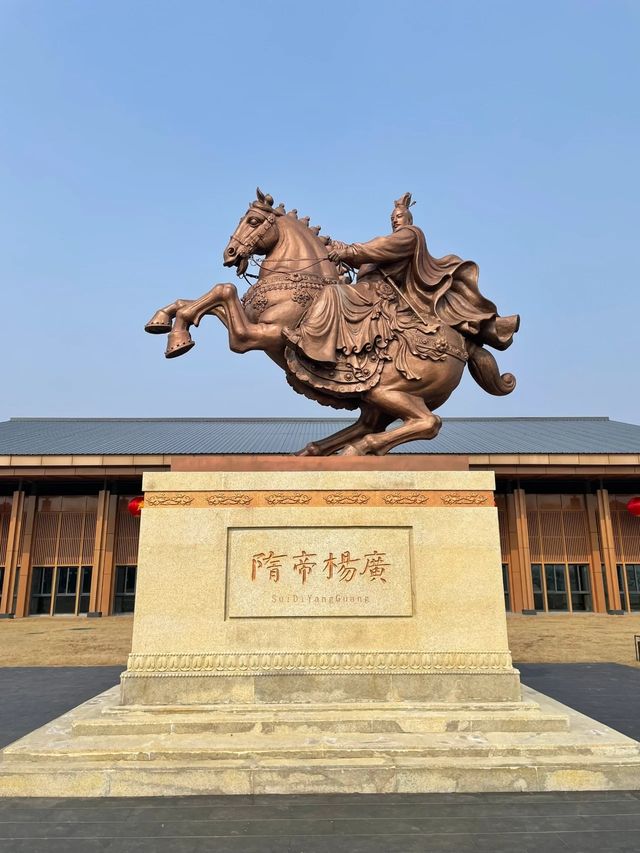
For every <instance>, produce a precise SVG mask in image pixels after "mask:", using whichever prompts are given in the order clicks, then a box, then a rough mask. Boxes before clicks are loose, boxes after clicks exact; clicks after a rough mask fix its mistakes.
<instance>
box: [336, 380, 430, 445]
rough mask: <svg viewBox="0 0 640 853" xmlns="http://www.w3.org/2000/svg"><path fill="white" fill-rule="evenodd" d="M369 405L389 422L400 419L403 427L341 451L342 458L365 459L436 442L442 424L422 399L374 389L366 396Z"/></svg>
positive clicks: (377, 433)
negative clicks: (405, 445) (402, 446)
mask: <svg viewBox="0 0 640 853" xmlns="http://www.w3.org/2000/svg"><path fill="white" fill-rule="evenodd" d="M367 398H368V402H372V403H375V404H377V406H378V407H379V408H380V409H382V410H384V411H386V413H387V414H388V415H389V416H390V418H389V420H390V421H392V420H395V419H396V418H401V419H402V421H404V423H403V424H402V425H401V426H399V427H396V429H392V430H390V431H389V432H375V433H371V434H370V435H366V436H364V437H363V438H361V439H360V440H359V441H356V442H355V443H354V444H350V445H348V446H347V447H345V449H344V450H343V455H345V456H365V455H368V454H373V455H376V456H383V455H384V454H385V453H388V452H389V451H390V450H392V449H393V448H394V447H396V446H397V445H398V444H403V443H404V442H405V441H416V440H417V439H431V438H435V437H436V435H437V434H438V433H439V431H440V427H441V426H442V420H441V419H440V418H439V417H438V415H434V414H433V412H432V411H431V410H430V409H429V408H428V407H427V404H426V403H425V401H424V400H423V399H422V397H418V396H414V395H413V394H410V393H408V392H406V391H389V390H383V389H380V388H374V389H372V391H369V392H368V393H367Z"/></svg>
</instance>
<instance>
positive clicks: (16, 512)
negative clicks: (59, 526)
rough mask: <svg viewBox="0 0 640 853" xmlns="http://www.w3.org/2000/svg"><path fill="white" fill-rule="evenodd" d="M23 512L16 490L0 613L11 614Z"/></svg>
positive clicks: (21, 500) (22, 496) (10, 519)
mask: <svg viewBox="0 0 640 853" xmlns="http://www.w3.org/2000/svg"><path fill="white" fill-rule="evenodd" d="M23 510H24V492H23V491H22V490H20V489H17V490H16V491H15V492H14V493H13V495H12V497H11V516H10V517H9V530H8V535H7V556H6V560H5V567H4V583H3V585H2V602H0V613H1V614H3V615H9V614H12V613H13V592H14V589H15V582H16V568H17V566H18V563H19V562H20V554H19V548H20V535H21V532H22V513H23Z"/></svg>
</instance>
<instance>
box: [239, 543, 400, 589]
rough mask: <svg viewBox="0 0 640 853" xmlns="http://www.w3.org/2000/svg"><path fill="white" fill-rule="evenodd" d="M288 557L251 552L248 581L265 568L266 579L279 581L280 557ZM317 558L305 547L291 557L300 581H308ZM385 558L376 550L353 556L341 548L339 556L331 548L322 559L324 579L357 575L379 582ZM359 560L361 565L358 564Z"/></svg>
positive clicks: (348, 579) (350, 579)
mask: <svg viewBox="0 0 640 853" xmlns="http://www.w3.org/2000/svg"><path fill="white" fill-rule="evenodd" d="M287 557H288V555H287V554H275V553H274V552H273V551H269V553H268V554H265V553H264V552H260V553H259V554H254V555H253V557H252V558H251V580H252V581H255V580H257V579H258V576H259V574H260V572H261V571H266V572H267V573H268V578H269V580H271V581H274V582H275V583H278V582H279V580H280V570H281V568H282V563H281V560H282V559H286V558H287ZM317 560H318V554H309V553H307V552H306V551H305V550H304V549H303V550H302V552H301V553H300V554H296V555H294V556H293V557H291V558H290V562H292V566H291V568H292V569H293V571H294V572H297V573H298V574H299V575H300V578H301V580H302V583H303V584H304V583H306V582H307V578H308V576H309V574H310V573H311V571H312V570H313V569H314V568H316V566H318V562H317ZM386 560H387V555H386V554H384V553H382V554H381V553H379V552H378V551H375V550H374V551H373V552H372V553H371V554H365V555H364V557H352V556H351V552H350V551H343V552H342V553H341V554H340V556H339V557H338V556H335V555H334V554H333V552H332V551H330V552H329V554H328V555H327V557H325V558H324V560H322V565H323V569H322V571H323V576H324V577H326V578H327V580H331V579H332V578H333V577H334V576H335V577H336V579H337V580H339V581H344V582H346V583H351V581H352V580H353V579H354V578H355V577H356V575H367V577H368V579H369V580H370V581H373V580H380V581H381V582H382V583H386V582H387V581H386V578H385V577H384V573H385V571H386V570H387V569H388V568H390V563H388V562H386ZM358 563H359V564H360V565H357V564H358ZM363 564H364V565H363Z"/></svg>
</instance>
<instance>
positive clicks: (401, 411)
mask: <svg viewBox="0 0 640 853" xmlns="http://www.w3.org/2000/svg"><path fill="white" fill-rule="evenodd" d="M256 195H257V197H256V200H255V201H253V202H252V203H251V204H250V206H249V209H248V210H247V212H246V213H245V215H244V216H243V217H242V219H241V220H240V224H239V225H238V227H237V228H236V230H235V232H234V234H233V235H232V237H231V239H230V240H229V243H228V244H227V247H226V249H225V250H224V256H223V259H224V265H225V266H226V267H236V271H237V274H238V275H239V276H245V275H246V273H247V269H248V265H249V261H250V260H252V259H253V258H254V256H256V255H262V256H264V260H263V261H262V263H261V264H260V273H259V275H258V277H257V280H256V281H255V283H254V284H252V285H251V286H250V287H249V289H248V290H247V292H246V293H245V294H244V296H243V297H242V299H240V298H239V297H238V291H237V289H236V287H235V286H234V285H233V284H217V285H216V286H215V287H213V288H212V289H211V290H210V291H208V293H205V294H204V296H201V297H199V298H198V299H194V300H188V299H179V300H177V301H176V302H173V303H172V304H171V305H167V306H166V307H165V308H161V309H160V310H159V311H156V313H155V314H154V315H153V317H152V318H151V320H150V321H149V322H148V323H147V325H146V326H145V329H146V331H147V332H151V333H153V334H162V333H168V335H169V339H168V344H167V349H166V352H165V355H166V357H167V358H174V357H176V356H178V355H182V354H183V353H185V352H187V351H188V350H190V349H191V347H193V345H194V341H193V340H192V338H191V335H190V333H189V328H190V326H192V325H193V326H198V325H199V323H200V320H201V319H202V318H203V317H204V316H205V315H206V314H212V315H214V316H216V317H218V319H219V320H220V321H221V322H222V323H223V324H224V325H225V326H226V328H227V330H228V333H229V346H230V348H231V349H232V350H233V351H234V352H248V351H249V350H263V351H264V352H266V353H267V355H269V356H270V357H271V358H272V359H273V360H274V361H275V362H276V364H279V365H280V366H281V367H282V368H283V370H284V371H285V372H286V376H287V381H288V382H289V384H290V385H291V386H292V387H293V388H294V389H295V390H296V391H298V392H299V393H300V394H304V395H305V396H306V397H309V398H311V399H312V400H317V402H319V403H322V404H323V405H325V406H332V407H334V408H336V409H360V417H359V419H358V420H357V421H356V422H355V423H354V424H353V425H352V426H349V427H347V428H346V429H343V430H340V431H339V432H337V433H335V434H334V435H330V436H328V437H327V438H325V439H323V440H321V441H317V442H312V443H311V444H309V445H307V447H305V448H304V449H302V450H300V451H299V453H298V455H299V456H326V455H329V454H332V453H342V454H344V455H358V456H361V455H365V454H377V455H383V454H385V453H388V452H389V450H391V449H392V448H393V447H396V446H397V445H399V444H402V443H404V442H405V441H414V440H416V439H430V438H435V436H436V435H437V434H438V431H439V429H440V426H441V423H442V421H441V419H440V418H439V417H438V416H437V415H435V414H434V410H435V409H437V408H439V407H440V406H441V405H442V404H443V403H444V402H445V401H446V400H447V399H448V398H449V395H450V394H451V392H452V391H453V389H454V388H455V387H456V386H457V385H458V383H459V382H460V379H461V377H462V372H463V370H464V367H465V364H467V365H468V366H469V371H470V373H471V375H472V376H473V378H474V379H475V381H476V382H477V383H478V384H479V385H480V386H481V387H482V388H484V390H485V391H488V392H489V393H490V394H496V395H503V394H509V393H510V392H511V391H513V389H514V388H515V384H516V381H515V378H514V376H513V375H512V374H510V373H504V374H502V375H500V371H499V370H498V366H497V364H496V361H495V358H494V357H493V355H492V354H491V353H490V352H489V351H488V350H487V349H485V346H490V347H493V348H494V349H498V350H504V349H506V348H507V347H508V346H510V345H511V343H512V341H513V335H514V334H515V333H516V332H517V331H518V327H519V323H520V318H519V317H518V315H515V314H514V315H511V316H508V317H501V316H500V315H499V314H498V312H497V308H496V306H495V305H494V303H493V302H490V301H489V300H488V299H486V298H485V297H484V296H483V295H482V294H481V293H480V291H479V289H478V267H477V265H476V264H475V263H474V262H473V261H463V260H462V259H461V258H459V257H457V255H447V256H446V257H444V258H434V257H432V256H431V255H430V254H429V251H428V249H427V243H426V239H425V236H424V234H423V232H422V231H421V230H420V229H419V228H417V227H416V226H415V225H414V224H413V217H412V215H411V210H410V207H411V205H412V201H411V194H410V193H405V194H404V195H403V196H402V198H400V199H398V200H397V201H396V202H395V206H394V210H393V213H392V214H391V225H392V229H393V230H392V233H391V234H389V235H388V236H386V237H376V238H375V239H373V240H370V241H369V242H368V243H352V244H350V245H348V244H345V243H341V242H339V241H336V240H331V239H330V238H329V237H320V236H319V234H318V232H319V231H320V229H319V228H318V227H310V226H309V218H308V217H304V218H302V219H299V218H298V215H297V211H295V210H290V211H289V212H287V211H286V210H285V208H284V205H282V204H281V205H279V206H278V207H274V202H273V198H272V197H271V196H270V195H265V194H264V193H262V192H261V191H260V190H259V189H258V190H257V194H256ZM347 270H357V271H358V272H357V278H356V280H355V281H354V282H351V281H350V279H349V278H348V273H346V271H347ZM396 420H400V421H402V423H401V425H400V426H397V427H395V428H394V429H391V430H389V431H388V432H387V431H386V429H387V427H388V426H389V425H390V424H391V423H393V422H394V421H396Z"/></svg>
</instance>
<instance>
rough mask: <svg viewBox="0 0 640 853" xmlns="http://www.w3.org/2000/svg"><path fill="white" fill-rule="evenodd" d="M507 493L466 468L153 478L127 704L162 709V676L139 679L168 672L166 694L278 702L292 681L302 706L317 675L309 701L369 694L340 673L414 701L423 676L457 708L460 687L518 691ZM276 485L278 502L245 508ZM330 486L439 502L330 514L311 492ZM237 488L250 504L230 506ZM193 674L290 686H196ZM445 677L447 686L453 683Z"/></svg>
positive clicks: (148, 481)
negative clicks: (504, 510)
mask: <svg viewBox="0 0 640 853" xmlns="http://www.w3.org/2000/svg"><path fill="white" fill-rule="evenodd" d="M493 486H494V478H493V473H491V472H465V471H456V472H440V471H438V472H402V471H385V472H382V471H380V472H370V471H366V472H365V471H362V472H360V471H358V472H336V471H332V472H322V471H310V472H277V473H271V472H259V473H243V472H211V473H209V472H197V473H188V472H187V473H182V472H180V473H177V472H176V473H165V472H162V473H148V474H146V475H145V478H144V489H145V492H146V493H151V495H152V497H153V501H154V503H153V505H150V503H149V502H148V501H147V503H146V505H145V508H144V509H143V512H142V524H141V533H140V547H139V558H138V587H137V592H136V615H135V621H134V630H133V645H132V653H131V656H130V658H129V670H128V673H127V674H126V675H125V677H124V683H125V684H127V691H125V695H126V699H125V701H127V702H133V701H151V702H154V703H157V702H161V701H162V690H163V688H162V687H161V686H160V683H158V684H156V686H155V687H154V689H153V695H152V694H151V693H150V692H149V689H147V688H145V691H144V692H140V691H141V690H142V686H141V684H138V688H139V691H138V693H137V694H136V689H137V688H135V687H134V684H133V681H132V680H133V679H135V678H137V679H140V678H142V677H151V676H152V674H154V673H155V674H160V673H161V674H162V677H163V678H164V679H165V681H164V682H162V683H163V684H164V685H165V687H166V690H167V693H166V697H167V698H166V701H175V700H176V695H175V694H176V690H177V686H176V685H174V686H172V687H171V688H169V687H168V685H167V684H166V679H167V678H168V677H169V676H171V675H175V676H176V677H180V678H181V679H182V681H181V685H182V688H181V689H184V691H185V692H186V694H189V695H190V698H191V700H192V701H196V699H195V697H196V696H197V697H198V699H197V701H203V697H205V696H206V695H207V690H211V691H212V693H211V696H212V700H213V701H220V694H224V693H225V691H228V692H229V693H230V694H231V693H233V694H234V697H235V701H244V700H246V701H255V700H256V699H257V698H258V694H260V695H261V696H263V697H265V700H266V699H267V697H270V695H271V694H272V693H273V692H274V691H276V692H277V691H282V690H285V692H286V689H287V685H289V686H290V687H291V689H292V690H295V693H296V695H299V696H300V697H302V696H303V694H304V684H303V683H302V682H301V681H300V676H303V675H306V676H309V677H311V676H313V679H311V678H310V680H309V681H308V686H309V689H310V691H311V692H310V694H309V696H308V699H307V700H308V701H319V699H320V697H321V695H322V691H323V690H325V689H330V691H331V693H332V694H333V695H335V694H340V695H343V696H345V697H347V696H349V695H351V694H353V693H354V692H355V693H357V691H358V689H359V688H358V685H357V684H356V683H353V684H350V685H347V684H346V683H344V682H339V683H336V682H334V683H333V684H329V683H327V684H324V683H323V681H322V678H323V677H327V676H330V675H331V674H344V675H349V676H355V675H369V680H368V681H366V680H361V686H362V689H363V691H364V692H365V693H366V694H367V695H368V696H371V697H374V698H376V699H380V698H383V699H391V698H393V697H394V696H396V697H400V698H409V697H410V698H415V696H416V695H418V694H419V688H418V687H417V686H416V684H415V683H413V682H411V680H410V676H413V675H416V674H421V675H424V676H427V675H428V676H430V682H431V685H430V686H429V687H428V690H429V691H430V692H431V693H432V695H434V696H435V695H438V696H440V697H441V698H442V699H443V700H446V701H453V699H454V698H455V696H456V695H457V693H458V692H459V691H460V690H462V694H464V697H463V698H468V699H482V698H486V699H491V700H492V701H493V700H496V699H498V698H499V694H500V692H501V691H504V698H505V699H513V698H516V697H515V695H514V691H516V690H517V674H516V673H515V671H514V670H513V668H512V665H511V657H510V654H509V647H508V640H507V629H506V619H505V613H504V601H503V590H502V575H501V559H500V549H499V536H498V522H497V511H496V509H495V508H494V507H493V506H487V505H486V503H487V502H490V498H489V501H487V498H486V497H484V496H482V494H481V493H483V492H484V493H485V494H486V493H487V492H489V493H490V492H491V491H492V489H493ZM269 490H272V491H273V494H274V495H276V497H275V498H274V501H279V503H278V502H274V503H273V504H272V505H264V504H262V505H259V506H252V505H251V504H250V503H246V502H245V503H244V504H243V503H241V501H242V500H243V498H242V495H243V494H247V493H251V492H254V493H255V492H263V493H265V492H267V493H268V492H269ZM319 490H325V491H332V492H335V493H336V494H340V493H343V494H345V495H349V496H350V497H349V499H350V500H351V499H352V497H351V496H353V495H354V494H357V495H365V496H367V495H373V494H374V493H377V494H378V495H380V494H381V493H382V492H383V491H384V493H385V494H389V491H390V490H392V491H393V490H396V492H397V493H398V494H401V495H402V496H403V499H404V496H405V495H409V496H411V494H416V493H420V494H422V495H423V496H426V499H425V500H423V502H422V503H417V504H413V505H402V504H389V505H380V502H378V505H372V506H365V505H359V504H353V503H345V504H340V503H335V504H333V505H331V504H325V505H323V506H319V505H314V504H313V502H311V501H310V500H308V499H307V494H309V493H311V492H314V493H317V492H318V491H319ZM430 491H432V492H434V493H436V492H437V493H440V494H441V495H442V494H443V493H446V494H447V495H449V496H450V497H449V498H448V500H449V503H448V505H444V506H443V505H437V506H434V505H429V500H428V494H429V492H430ZM225 494H227V495H229V496H230V500H233V501H239V502H240V503H232V504H225V503H222V502H221V495H222V496H223V499H224V495H225ZM479 495H480V497H478V496H479ZM212 496H213V497H212ZM196 497H197V500H196ZM209 498H212V500H213V501H215V504H214V503H211V502H210V503H207V501H208V500H209ZM408 499H412V498H411V497H409V498H408ZM420 500H422V498H420ZM289 501H291V502H289ZM305 501H306V502H305ZM464 501H471V503H470V504H469V503H465V502H464ZM191 503H193V504H194V506H190V504H191ZM189 674H194V675H197V677H198V678H200V679H202V678H203V677H204V676H206V675H207V674H208V675H210V676H212V677H218V678H219V677H222V676H226V677H229V678H232V679H233V678H246V677H248V676H256V677H259V676H265V675H270V676H271V678H272V679H275V680H272V681H271V683H270V684H269V685H267V684H266V683H264V682H261V683H260V684H258V683H256V684H255V685H254V686H253V687H251V686H250V685H248V684H247V683H246V682H243V683H240V682H238V681H237V680H236V681H229V682H227V683H225V684H223V683H222V682H221V681H218V682H217V683H216V684H214V683H213V682H212V683H211V684H210V685H207V684H206V683H205V682H204V681H202V680H201V681H200V682H199V683H198V685H196V684H195V682H194V683H192V684H191V685H190V686H189V682H188V679H187V676H188V675H189ZM464 674H474V675H477V676H479V677H478V678H477V679H476V680H475V682H474V683H475V684H476V685H480V684H481V682H482V683H483V684H484V686H483V687H482V689H476V688H474V689H472V690H471V691H470V692H469V693H468V694H465V691H464V688H463V687H461V682H460V678H461V677H462V676H463V675H464ZM391 675H393V676H394V678H395V681H393V683H392V681H390V680H389V677H390V676H391ZM285 676H286V677H289V679H290V680H289V681H286V680H285V681H283V680H282V679H283V677H285ZM436 676H438V677H440V676H447V677H448V678H447V679H446V683H445V682H443V683H442V686H440V687H438V686H437V685H436V680H435V678H436ZM480 676H481V677H480ZM372 678H373V679H374V680H373V681H372V680H371V679H372ZM403 678H404V680H403ZM296 679H297V680H296ZM408 679H409V680H408ZM456 679H458V680H457V681H456ZM507 682H509V684H507ZM503 685H504V686H503ZM423 687H424V688H425V689H426V688H427V681H424V682H423ZM420 689H422V688H420ZM190 691H195V692H190ZM462 694H461V696H462ZM242 697H244V699H243V698H242ZM300 701H304V700H303V699H302V698H301V699H300Z"/></svg>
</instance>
